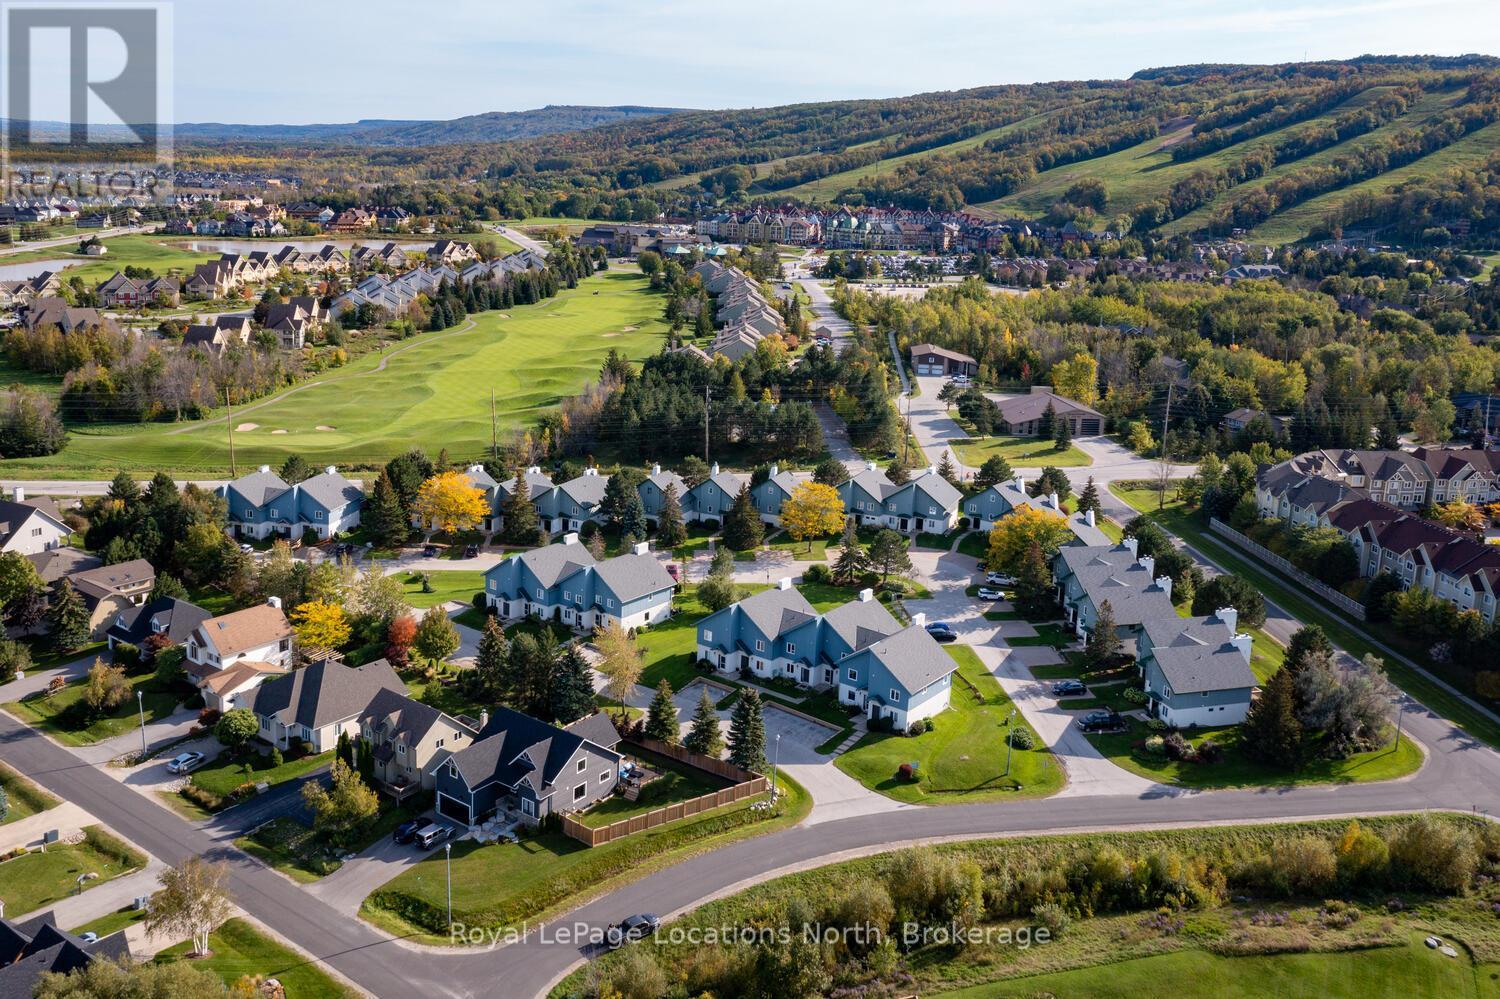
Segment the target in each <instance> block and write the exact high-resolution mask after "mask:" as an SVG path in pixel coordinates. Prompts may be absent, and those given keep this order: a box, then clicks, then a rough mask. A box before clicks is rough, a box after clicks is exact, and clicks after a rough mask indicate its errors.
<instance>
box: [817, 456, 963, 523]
mask: <svg viewBox="0 0 1500 999" xmlns="http://www.w3.org/2000/svg"><path fill="white" fill-rule="evenodd" d="M839 496H840V497H841V498H842V499H843V501H844V511H845V512H846V513H847V514H848V515H849V516H851V517H853V518H855V520H856V521H857V522H858V523H859V524H860V525H861V526H865V527H889V528H891V529H893V530H897V531H900V532H901V533H902V534H920V533H922V532H924V531H925V532H929V533H932V534H945V533H947V531H949V530H950V529H951V528H953V527H954V526H956V525H957V524H958V516H959V507H960V505H961V503H962V500H963V494H962V493H960V492H959V491H958V490H957V489H955V488H954V487H953V484H952V483H950V482H949V481H948V480H947V479H945V478H943V477H942V476H941V475H939V474H938V473H937V469H935V468H928V469H927V470H925V471H924V472H922V474H921V475H918V476H916V477H915V478H913V479H911V480H910V481H909V482H906V483H905V484H903V485H896V484H895V483H894V482H892V481H891V480H890V479H889V478H887V477H886V474H885V472H883V471H881V470H880V468H879V467H878V466H877V465H876V464H875V463H874V462H873V461H872V462H870V463H869V464H867V465H866V466H865V469H864V471H862V472H860V473H859V474H858V475H856V476H854V477H853V478H851V479H849V481H847V482H845V483H844V484H843V485H841V486H839Z"/></svg>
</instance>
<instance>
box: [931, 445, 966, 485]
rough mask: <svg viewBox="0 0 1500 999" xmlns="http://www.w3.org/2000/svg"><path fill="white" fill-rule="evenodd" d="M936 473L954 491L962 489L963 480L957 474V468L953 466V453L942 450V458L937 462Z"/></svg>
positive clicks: (945, 449) (946, 449)
mask: <svg viewBox="0 0 1500 999" xmlns="http://www.w3.org/2000/svg"><path fill="white" fill-rule="evenodd" d="M937 472H938V474H939V475H941V476H942V477H943V478H944V479H945V480H947V482H948V484H949V485H950V486H952V487H953V488H954V489H962V488H963V479H962V478H961V477H960V476H959V474H958V466H957V465H955V464H953V452H952V451H950V450H949V449H948V448H943V458H942V460H941V461H939V462H938V467H937Z"/></svg>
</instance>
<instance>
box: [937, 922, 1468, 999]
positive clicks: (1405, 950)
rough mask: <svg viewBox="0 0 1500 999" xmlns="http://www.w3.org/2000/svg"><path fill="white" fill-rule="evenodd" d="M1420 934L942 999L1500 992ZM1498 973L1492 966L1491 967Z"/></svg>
mask: <svg viewBox="0 0 1500 999" xmlns="http://www.w3.org/2000/svg"><path fill="white" fill-rule="evenodd" d="M1421 940H1422V934H1420V933H1418V934H1414V935H1413V936H1412V938H1411V939H1410V940H1409V941H1408V942H1407V943H1406V945H1405V946H1400V947H1376V948H1372V949H1361V950H1352V951H1342V952H1337V953H1332V954H1263V955H1262V954H1258V955H1253V956H1241V957H1223V956H1220V955H1217V954H1211V953H1209V952H1207V951H1202V950H1183V951H1178V952H1176V953H1173V954H1158V955H1155V956H1152V957H1140V958H1135V959H1133V960H1128V961H1113V962H1108V963H1104V964H1098V965H1095V966H1093V967H1090V968H1079V969H1077V970H1076V971H1061V972H1057V973H1056V974H1051V975H1033V976H1031V977H1027V978H1016V979H1012V980H1011V981H1007V982H996V983H994V984H992V985H976V986H974V987H972V988H967V989H960V990H958V991H956V992H944V993H941V994H940V995H939V996H938V999H1002V997H1005V999H1009V997H1016V999H1021V997H1031V996H1089V997H1091V999H1104V997H1111V996H1144V995H1154V994H1157V993H1158V992H1160V991H1161V990H1162V985H1163V983H1165V982H1170V983H1171V994H1172V995H1173V997H1174V999H1222V997H1224V996H1277V997H1278V999H1366V997H1369V996H1394V995H1399V996H1402V997H1404V999H1418V997H1430V999H1465V997H1475V999H1478V997H1480V996H1493V995H1495V986H1494V976H1493V974H1491V973H1490V970H1487V969H1485V968H1482V967H1476V966H1475V965H1474V963H1473V961H1472V960H1471V959H1470V958H1468V957H1467V956H1466V955H1463V954H1462V953H1461V954H1460V956H1459V958H1458V959H1457V960H1451V959H1449V958H1446V957H1443V956H1442V955H1440V954H1439V953H1438V952H1437V951H1435V950H1429V949H1428V948H1427V947H1424V946H1423V945H1422V943H1421ZM1491 970H1492V969H1491Z"/></svg>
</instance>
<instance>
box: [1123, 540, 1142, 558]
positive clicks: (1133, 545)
mask: <svg viewBox="0 0 1500 999" xmlns="http://www.w3.org/2000/svg"><path fill="white" fill-rule="evenodd" d="M1139 543H1140V542H1138V541H1137V540H1136V539H1135V538H1134V537H1129V538H1126V539H1125V540H1124V541H1122V542H1121V544H1123V545H1124V546H1125V547H1126V548H1128V549H1130V555H1131V557H1132V558H1134V557H1135V550H1136V545H1137V544H1139Z"/></svg>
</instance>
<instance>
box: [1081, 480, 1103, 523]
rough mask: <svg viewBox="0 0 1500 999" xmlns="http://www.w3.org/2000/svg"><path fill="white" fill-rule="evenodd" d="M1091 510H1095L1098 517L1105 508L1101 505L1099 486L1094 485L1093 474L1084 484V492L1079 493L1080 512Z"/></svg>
mask: <svg viewBox="0 0 1500 999" xmlns="http://www.w3.org/2000/svg"><path fill="white" fill-rule="evenodd" d="M1090 510H1092V511H1094V516H1096V517H1097V516H1099V515H1100V514H1101V513H1103V512H1104V508H1103V507H1101V506H1100V505H1099V487H1098V486H1096V485H1094V477H1093V476H1092V475H1090V476H1089V481H1088V482H1087V483H1086V484H1085V485H1084V487H1083V492H1081V493H1079V494H1078V512H1079V513H1087V512H1088V511H1090Z"/></svg>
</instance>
